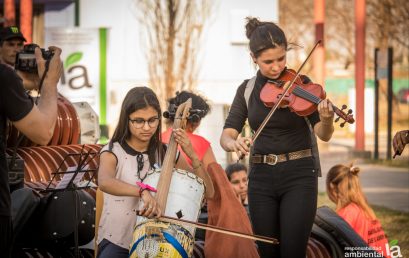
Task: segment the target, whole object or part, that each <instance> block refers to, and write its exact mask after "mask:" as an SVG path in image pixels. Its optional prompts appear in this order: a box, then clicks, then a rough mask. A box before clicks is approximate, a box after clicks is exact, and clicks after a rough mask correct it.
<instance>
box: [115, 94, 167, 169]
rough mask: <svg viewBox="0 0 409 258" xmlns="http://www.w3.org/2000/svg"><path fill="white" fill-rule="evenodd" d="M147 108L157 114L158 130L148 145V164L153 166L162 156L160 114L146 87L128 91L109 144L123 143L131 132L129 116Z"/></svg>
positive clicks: (156, 101) (153, 98)
mask: <svg viewBox="0 0 409 258" xmlns="http://www.w3.org/2000/svg"><path fill="white" fill-rule="evenodd" d="M147 107H152V108H154V109H155V110H156V111H157V112H158V117H159V125H158V128H157V130H156V132H155V134H154V135H153V136H152V138H151V140H150V141H149V145H148V156H149V162H150V164H151V166H153V164H155V163H157V161H156V157H159V159H160V162H161V161H162V158H163V155H164V150H163V146H162V139H161V131H162V130H161V122H162V119H161V117H162V116H161V114H162V113H161V109H160V105H159V100H158V98H157V97H156V94H155V93H154V92H153V91H152V90H151V89H149V88H148V87H135V88H132V89H131V90H130V91H128V93H127V94H126V96H125V99H124V101H123V102H122V106H121V113H120V114H119V121H118V125H117V126H116V128H115V132H114V135H113V136H112V139H111V142H110V144H111V143H113V142H119V143H123V142H124V141H125V140H126V139H128V138H129V137H131V132H130V131H129V115H130V114H132V113H133V112H135V111H137V110H140V109H144V108H147Z"/></svg>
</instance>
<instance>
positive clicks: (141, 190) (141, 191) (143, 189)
mask: <svg viewBox="0 0 409 258" xmlns="http://www.w3.org/2000/svg"><path fill="white" fill-rule="evenodd" d="M145 190H148V189H146V188H139V197H142V193H143V191H145Z"/></svg>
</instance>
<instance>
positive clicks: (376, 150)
mask: <svg viewBox="0 0 409 258" xmlns="http://www.w3.org/2000/svg"><path fill="white" fill-rule="evenodd" d="M378 54H379V48H375V89H374V90H375V100H374V107H375V114H374V122H375V125H374V143H375V146H374V159H375V160H377V159H379V80H378Z"/></svg>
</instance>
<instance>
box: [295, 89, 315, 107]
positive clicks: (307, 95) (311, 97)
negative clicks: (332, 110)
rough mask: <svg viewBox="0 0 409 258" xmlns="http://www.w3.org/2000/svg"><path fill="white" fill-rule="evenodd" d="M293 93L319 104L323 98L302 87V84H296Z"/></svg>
mask: <svg viewBox="0 0 409 258" xmlns="http://www.w3.org/2000/svg"><path fill="white" fill-rule="evenodd" d="M293 93H294V94H295V95H297V96H299V97H301V98H303V99H306V100H309V101H311V102H313V103H315V104H317V105H318V104H319V103H320V101H321V99H320V98H319V97H317V96H315V95H313V94H312V93H310V92H308V91H306V90H304V89H302V88H301V87H300V86H296V87H295V88H294V90H293Z"/></svg>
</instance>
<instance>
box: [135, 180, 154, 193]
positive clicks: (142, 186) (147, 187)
mask: <svg viewBox="0 0 409 258" xmlns="http://www.w3.org/2000/svg"><path fill="white" fill-rule="evenodd" d="M136 185H138V186H139V196H142V195H141V194H142V192H143V191H145V190H148V191H149V192H154V193H156V192H157V191H158V190H156V188H155V187H153V186H150V185H148V184H144V183H142V182H136Z"/></svg>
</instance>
